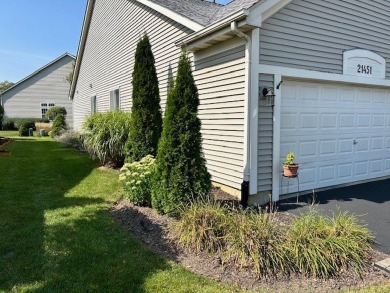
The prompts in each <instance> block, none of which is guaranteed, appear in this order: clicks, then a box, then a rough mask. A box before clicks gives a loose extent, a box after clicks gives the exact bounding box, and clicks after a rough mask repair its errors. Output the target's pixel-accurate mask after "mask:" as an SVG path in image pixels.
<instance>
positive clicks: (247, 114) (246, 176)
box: [230, 21, 252, 205]
mask: <svg viewBox="0 0 390 293" xmlns="http://www.w3.org/2000/svg"><path fill="white" fill-rule="evenodd" d="M230 28H231V31H232V32H233V33H235V34H236V35H237V36H238V37H240V38H243V39H245V41H246V45H245V106H244V170H243V181H244V182H243V186H242V189H243V188H244V185H247V186H245V188H247V189H248V190H247V191H244V192H243V190H242V191H241V192H242V196H241V197H247V196H249V180H250V147H249V146H250V106H251V102H250V101H251V99H250V92H251V56H252V40H251V38H250V37H249V36H248V35H247V34H245V33H243V32H242V31H240V30H239V29H238V27H237V22H236V21H233V22H232V23H231V24H230ZM245 192H247V194H245ZM241 201H242V202H243V204H244V205H245V204H247V201H248V198H241ZM245 201H246V203H245Z"/></svg>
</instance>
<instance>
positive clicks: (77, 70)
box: [69, 0, 95, 100]
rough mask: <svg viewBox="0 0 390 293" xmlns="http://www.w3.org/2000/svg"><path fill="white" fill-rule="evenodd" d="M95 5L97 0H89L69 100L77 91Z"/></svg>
mask: <svg viewBox="0 0 390 293" xmlns="http://www.w3.org/2000/svg"><path fill="white" fill-rule="evenodd" d="M94 5H95V0H88V2H87V7H86V9H85V15H84V21H83V27H82V29H81V35H80V40H79V46H78V49H77V57H76V64H75V67H74V72H73V80H72V84H71V85H70V91H69V100H73V97H74V93H75V91H76V84H77V80H78V78H79V73H80V66H81V60H82V58H83V54H84V48H85V42H86V41H87V35H88V31H89V25H90V22H91V17H92V12H93V7H94Z"/></svg>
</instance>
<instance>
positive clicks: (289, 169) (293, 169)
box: [283, 164, 299, 177]
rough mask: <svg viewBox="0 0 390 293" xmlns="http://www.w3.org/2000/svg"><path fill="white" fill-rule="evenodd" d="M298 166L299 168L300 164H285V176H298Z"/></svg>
mask: <svg viewBox="0 0 390 293" xmlns="http://www.w3.org/2000/svg"><path fill="white" fill-rule="evenodd" d="M298 168H299V165H298V164H294V165H287V166H284V165H283V175H284V176H285V177H297V175H298Z"/></svg>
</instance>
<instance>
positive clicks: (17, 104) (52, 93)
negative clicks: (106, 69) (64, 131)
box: [0, 53, 75, 127]
mask: <svg viewBox="0 0 390 293" xmlns="http://www.w3.org/2000/svg"><path fill="white" fill-rule="evenodd" d="M74 61H75V57H74V56H72V55H70V54H68V53H65V54H63V55H62V56H60V57H58V58H57V59H55V60H53V61H52V62H50V63H49V64H47V65H45V66H43V67H42V68H40V69H38V70H37V71H35V72H34V73H32V74H30V75H29V76H27V77H26V78H24V79H22V80H21V81H19V82H17V83H16V84H15V85H14V86H12V87H11V88H9V89H8V90H6V91H4V92H3V93H0V98H1V103H2V105H3V106H4V112H5V117H8V118H44V117H45V113H46V111H47V110H48V109H49V108H51V107H54V106H61V107H65V108H66V111H67V113H68V115H67V123H68V125H69V126H70V127H72V125H73V107H72V104H73V102H72V101H70V100H69V89H70V85H69V82H68V81H67V80H66V77H67V76H68V75H69V73H70V72H71V71H72V70H73V67H72V63H73V62H74Z"/></svg>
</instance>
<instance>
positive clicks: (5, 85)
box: [0, 80, 14, 93]
mask: <svg viewBox="0 0 390 293" xmlns="http://www.w3.org/2000/svg"><path fill="white" fill-rule="evenodd" d="M13 85H14V83H13V82H10V81H8V80H5V81H2V82H0V93H2V92H5V91H6V90H8V89H9V88H10V87H12V86H13Z"/></svg>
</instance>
